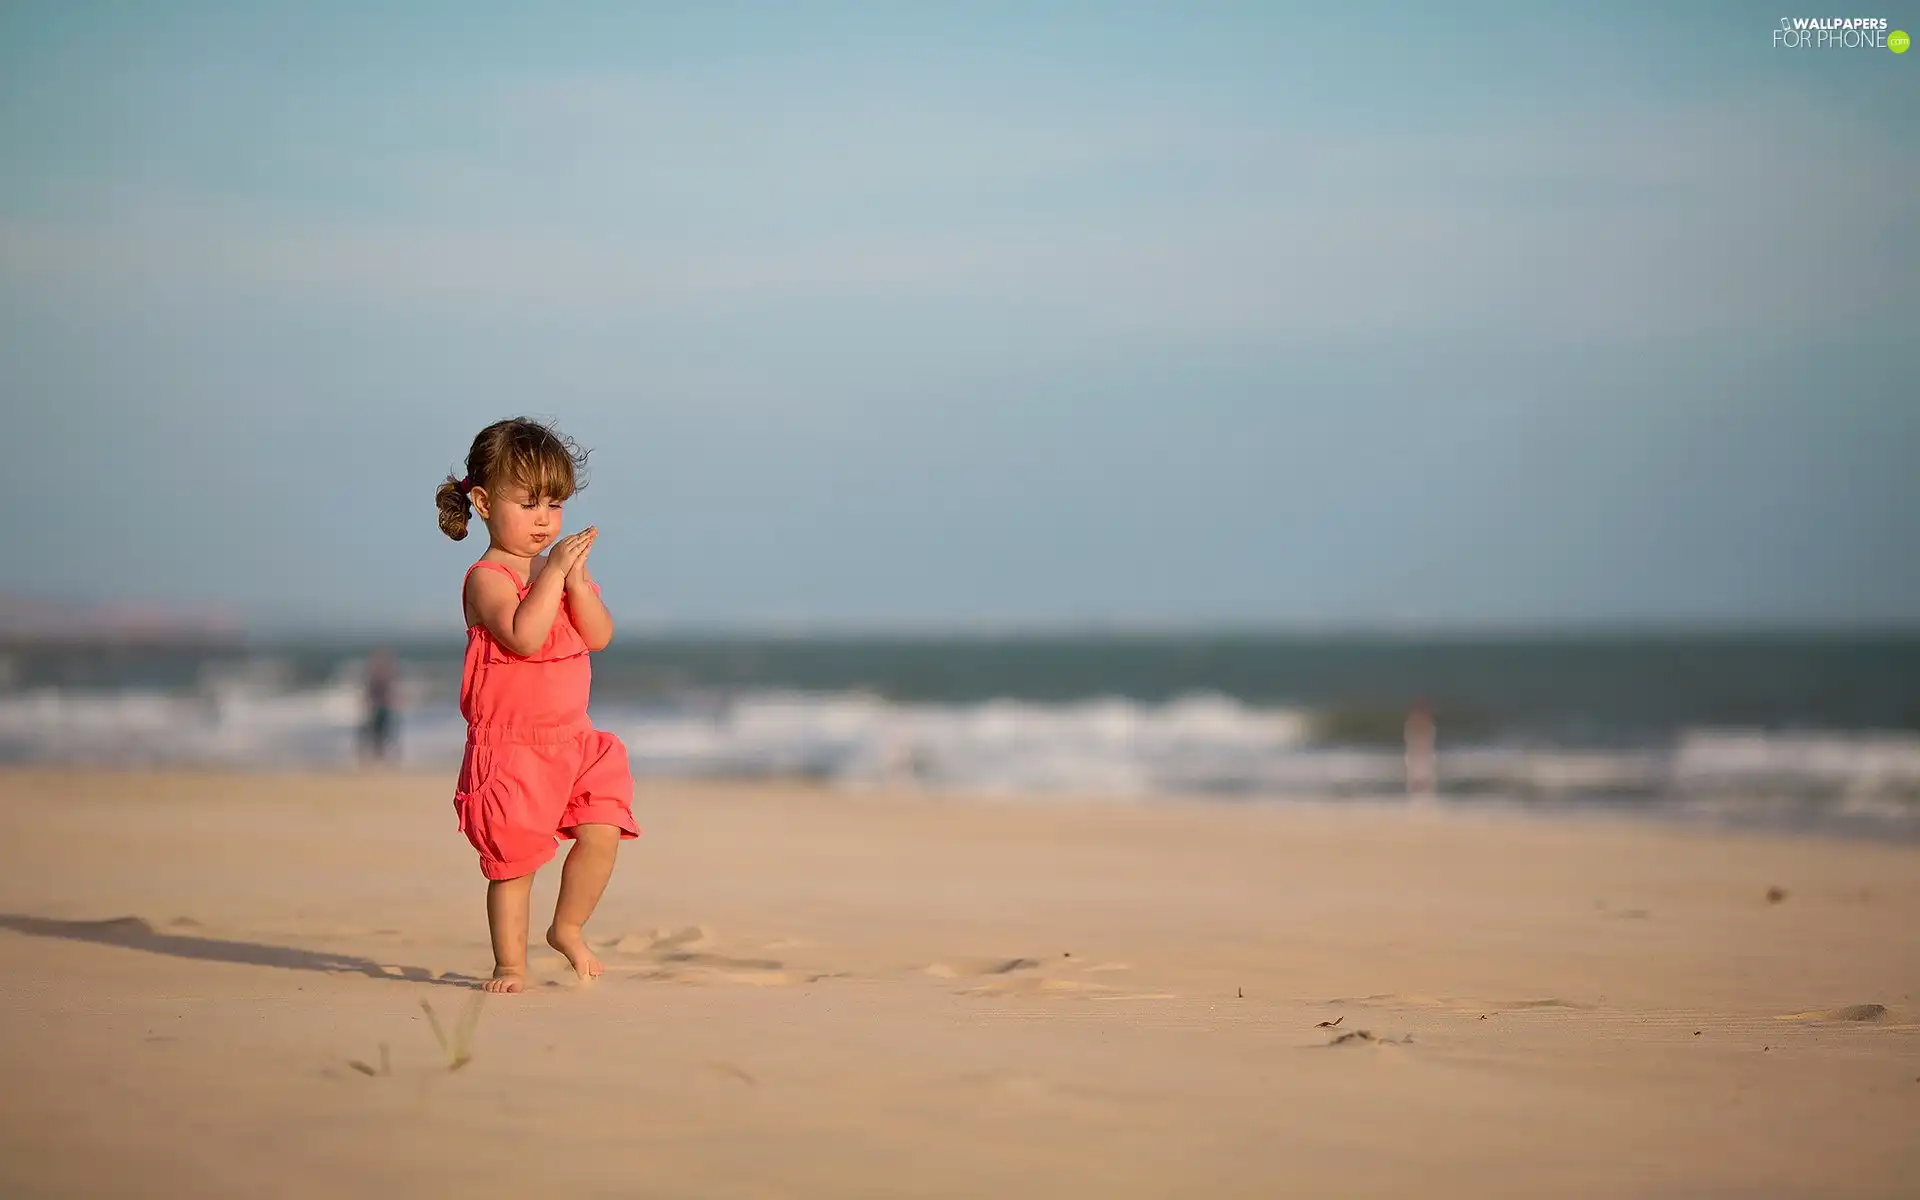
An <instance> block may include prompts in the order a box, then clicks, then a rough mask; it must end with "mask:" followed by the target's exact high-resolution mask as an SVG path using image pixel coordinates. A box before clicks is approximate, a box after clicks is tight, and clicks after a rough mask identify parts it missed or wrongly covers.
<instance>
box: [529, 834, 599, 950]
mask: <svg viewBox="0 0 1920 1200" xmlns="http://www.w3.org/2000/svg"><path fill="white" fill-rule="evenodd" d="M619 853H620V827H619V826H617V825H580V826H576V827H575V828H574V831H573V849H571V850H569V851H567V862H566V865H565V866H564V867H562V868H561V869H560V899H559V900H558V901H557V902H556V903H555V904H554V906H553V924H552V925H551V926H550V927H549V928H548V929H547V945H549V946H552V947H553V948H554V949H555V950H558V951H559V952H560V953H562V954H564V955H566V956H567V961H568V962H570V963H572V964H573V970H574V973H575V974H576V975H578V976H580V978H582V979H592V978H593V977H594V976H596V975H598V974H599V973H600V971H601V967H600V960H599V959H598V958H596V957H594V953H593V951H592V950H591V949H589V948H588V947H587V939H586V936H585V934H584V933H583V932H582V930H583V928H584V927H585V925H586V923H587V918H588V917H591V916H592V915H593V909H594V906H595V905H597V904H599V903H600V895H601V893H603V892H605V891H606V890H607V880H608V879H610V878H612V876H613V860H614V858H615V856H616V855H618V854H619ZM522 911H523V912H524V911H525V910H524V908H523V909H522ZM522 927H523V928H524V918H523V924H522Z"/></svg>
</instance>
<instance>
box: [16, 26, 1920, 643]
mask: <svg viewBox="0 0 1920 1200" xmlns="http://www.w3.org/2000/svg"><path fill="white" fill-rule="evenodd" d="M392 8H393V9H394V10H395V11H387V10H386V8H385V7H384V6H374V5H352V4H342V5H330V6H321V7H316V6H293V5H270V4H247V5H240V4H235V5H193V4H179V5H172V6H147V5H131V4H129V5H108V4H99V5H84V6H82V5H70V6H57V5H35V4H13V5H9V6H6V7H5V8H0V162H4V163H5V164H6V168H5V170H4V171H3V172H0V396H4V397H5V405H6V413H5V418H6V426H7V428H8V436H7V437H6V438H5V439H4V440H3V441H0V471H3V472H4V475H5V477H6V478H7V480H8V481H9V483H10V484H12V486H13V490H14V492H15V494H16V495H18V496H20V497H21V503H22V504H24V505H25V506H26V511H27V512H28V514H29V519H27V520H22V521H15V522H9V523H7V524H6V526H5V527H4V532H0V590H12V591H26V592H32V593H36V594H43V595H59V596H70V597H75V598H80V599H109V598H127V597H136V596H137V597H140V598H145V599H152V600H160V601H165V602H171V603H177V604H185V605H190V606H200V605H207V606H218V607H221V608H224V609H228V610H232V611H237V612H239V613H241V614H243V615H245V616H246V617H247V618H248V619H250V620H252V621H254V622H256V623H257V624H260V625H262V626H263V627H264V626H272V625H285V624H290V623H298V624H310V625H334V626H341V627H347V626H353V627H364V626H370V625H383V624H384V625H391V626H394V627H402V626H404V627H408V628H420V629H429V628H436V627H440V626H443V625H447V624H448V623H449V622H452V623H454V624H456V625H457V621H458V617H457V609H456V608H454V607H452V606H453V605H454V604H455V603H457V596H456V595H455V593H456V591H457V586H458V579H459V575H460V571H461V568H462V567H463V565H464V564H465V563H466V562H467V561H470V559H471V558H472V557H473V555H474V554H475V553H477V551H478V546H477V544H476V543H475V542H473V541H469V542H466V543H460V544H457V545H456V544H454V543H450V542H447V541H446V540H445V539H444V538H442V537H440V535H439V534H438V533H437V532H436V531H435V528H434V525H433V522H432V513H431V501H430V496H431V492H432V489H433V486H434V484H435V483H436V482H437V481H438V479H439V478H441V477H442V476H443V475H444V474H445V473H446V472H447V471H449V470H457V468H458V465H459V462H458V460H459V457H460V456H461V455H462V454H463V453H464V450H465V447H466V444H467V442H468V441H469V440H470V439H471V437H472V435H473V433H474V432H475V431H476V430H477V429H478V428H479V427H480V426H482V425H484V424H486V423H487V422H489V421H491V420H493V419H496V418H498V417H501V416H508V415H515V414H519V413H528V414H531V415H535V416H541V417H552V418H556V419H558V420H559V422H560V424H561V426H562V428H564V429H565V430H567V431H568V432H570V433H572V434H573V435H574V436H576V437H577V438H579V439H580V440H581V441H582V442H583V443H585V444H587V445H589V446H591V447H593V448H594V456H593V463H594V473H593V476H592V482H591V485H590V487H589V489H588V490H587V491H586V492H585V493H583V494H582V495H581V497H580V498H579V500H578V501H576V503H575V504H574V505H573V506H572V507H571V509H570V519H577V520H579V521H581V522H592V523H596V524H598V525H600V526H601V528H602V530H603V536H602V538H601V540H600V544H599V546H598V548H597V549H596V552H595V557H594V561H595V566H596V572H597V574H598V575H599V577H600V578H601V580H602V583H603V586H604V587H605V590H606V592H607V595H608V596H609V599H610V601H611V602H612V603H613V606H614V609H615V612H616V614H617V615H619V616H621V617H623V618H625V619H627V620H629V621H648V622H659V623H664V624H689V623H704V624H764V623H781V624H792V623H800V624H811V623H831V624H841V625H862V624H935V625H939V624H949V623H961V624H973V623H979V622H992V623H1015V624H1021V623H1049V624H1051V623H1060V622H1080V621H1122V622H1155V623H1161V622H1172V623H1181V624H1215V623H1233V624H1245V623H1261V624H1276V625H1293V624H1311V625H1325V624H1360V625H1371V624H1383V623H1384V624H1394V625H1405V624H1431V625H1481V626H1485V625H1496V626H1497V625H1528V626H1541V625H1549V626H1550V625H1590V624H1596V623H1600V624H1607V623H1618V622H1635V623H1638V622H1684V623H1702V622H1705V623H1717V622H1739V623H1751V622H1760V623H1796V624H1799V623H1814V624H1821V623H1860V622H1868V623H1880V622H1914V621H1920V556H1916V555H1915V554H1914V553H1913V547H1914V546H1915V545H1916V544H1920V537H1916V534H1920V471H1916V470H1915V469H1914V468H1913V464H1912V462H1911V461H1910V460H1911V457H1912V454H1913V451H1914V449H1915V448H1916V447H1920V402H1917V398H1916V394H1915V391H1914V387H1913V384H1912V380H1913V378H1914V366H1915V364H1914V360H1913V346H1914V338H1913V332H1914V329H1913V314H1914V313H1915V312H1920V267H1916V265H1915V263H1916V255H1915V252H1914V247H1915V246H1916V244H1920V239H1917V238H1916V233H1917V232H1920V231H1916V228H1915V226H1916V220H1915V217H1916V214H1917V213H1920V205H1916V203H1915V201H1914V199H1913V197H1915V196H1916V195H1920V158H1917V157H1916V153H1915V151H1914V149H1913V140H1912V139H1913V130H1914V128H1915V121H1914V118H1915V117H1916V116H1917V115H1920V103H1916V96H1917V95H1920V91H1916V89H1920V74H1917V73H1920V55H1911V54H1910V55H1906V56H1900V57H1896V56H1894V55H1891V54H1889V53H1887V52H1885V51H1878V52H1866V51H1815V50H1808V51H1782V50H1776V49H1773V48H1772V47H1771V45H1770V39H1769V33H1768V31H1769V30H1770V29H1771V28H1772V27H1773V26H1774V25H1775V23H1776V22H1777V21H1778V18H1779V14H1778V13H1776V12H1774V11H1773V10H1771V9H1762V8H1760V7H1759V6H1757V5H1692V6H1687V8H1686V11H1685V13H1684V14H1683V15H1677V16H1676V15H1673V14H1671V13H1666V12H1662V11H1661V10H1660V9H1659V8H1658V7H1654V6H1628V5H1582V6H1552V7H1551V8H1549V6H1537V5H1535V6H1522V5H1511V6H1499V5H1479V4H1476V5H1453V6H1446V9H1445V11H1444V12H1441V11H1440V10H1439V9H1440V6H1405V7H1400V6H1340V7H1332V6H1329V7H1325V8H1288V7H1284V6H1278V5H1264V6H1263V5H1231V6H1229V5H1195V6H1173V5H1159V6H1134V5H1120V4H1087V5H1071V6H1069V5H998V6H994V5H967V6H950V7H947V8H945V9H944V10H943V11H937V10H935V9H934V7H933V6H851V5H849V6H817V5H777V6H774V5H769V6H741V5H724V4H715V5H699V6H685V5H682V6H671V7H670V6H664V5H661V6H650V5H640V4H635V5H604V6H599V5H593V6H582V5H561V6H554V7H551V8H538V9H537V8H535V7H534V6H504V5H489V4H462V5H451V4H448V5H429V4H409V5H405V6H392ZM1886 15H1887V16H1889V17H1890V18H1891V19H1892V20H1893V23H1894V25H1895V27H1920V19H1917V18H1920V14H1914V15H1908V14H1904V13H1901V12H1898V11H1889V12H1888V13H1886Z"/></svg>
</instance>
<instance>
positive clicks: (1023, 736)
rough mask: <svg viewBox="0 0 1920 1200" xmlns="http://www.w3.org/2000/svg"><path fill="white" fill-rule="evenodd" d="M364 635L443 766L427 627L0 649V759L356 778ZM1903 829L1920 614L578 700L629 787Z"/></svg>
mask: <svg viewBox="0 0 1920 1200" xmlns="http://www.w3.org/2000/svg"><path fill="white" fill-rule="evenodd" d="M377 646H385V647H387V648H389V649H390V650H391V651H392V652H393V653H394V654H395V655H396V656H397V659H398V663H399V681H400V682H399V687H398V696H399V699H400V708H401V711H400V714H399V721H398V740H397V743H396V746H395V751H396V755H395V760H394V761H395V762H397V763H398V765H400V766H402V767H405V768H412V769H418V770H422V771H438V772H444V773H445V774H446V775H447V777H448V779H449V786H451V779H452V776H453V773H454V771H455V770H456V768H457V766H458V764H459V761H460V755H461V748H462V745H463V741H464V736H465V727H464V725H463V724H462V722H461V719H460V715H459V712H458V709H457V701H458V690H459V677H460V654H461V644H460V642H458V641H457V640H451V639H447V638H439V639H415V640H390V641H384V642H379V643H376V642H374V641H372V640H370V639H362V640H349V639H338V640H334V641H328V642H312V641H307V642H302V641H275V640H271V639H248V638H239V639H236V640H234V641H232V642H230V643H226V644H219V645H200V646H169V645H166V644H150V645H109V644H100V645H76V644H67V645H36V644H31V643H28V644H16V645H12V646H9V647H7V648H5V649H0V761H4V762H11V763H65V764H99V765H116V766H148V765H160V764H178V765H188V764H191V765H198V766H224V767H236V768H249V769H254V768H269V769H314V768H329V769H332V768H350V767H352V766H354V765H355V763H356V761H357V757H358V754H359V749H360V741H359V731H360V729H361V727H362V725H363V723H364V721H365V718H366V708H365V701H364V691H365V683H364V681H365V677H366V669H367V663H368V661H369V655H370V654H371V653H372V652H373V651H374V650H375V649H376V647H377ZM1417 706H1424V708H1425V709H1426V710H1427V711H1429V712H1430V713H1431V717H1432V722H1433V729H1434V736H1433V745H1434V748H1435V754H1434V758H1433V760H1432V761H1433V784H1432V786H1431V788H1427V787H1424V786H1420V787H1418V788H1417V790H1419V791H1421V792H1423V793H1427V792H1430V793H1431V795H1432V797H1433V802H1435V803H1439V804H1444V805H1463V806H1471V805H1478V806H1488V807H1505V808H1521V809H1526V810H1532V811H1554V812H1632V813H1639V814H1643V815H1648V816H1656V817H1662V818H1670V819H1676V820H1687V821H1710V822H1716V823H1726V824H1735V825H1757V826H1767V827H1774V828H1782V829H1794V830H1816V831H1823V832H1837V833H1847V834H1860V835H1865V836H1869V837H1875V838H1891V839H1913V838H1920V632H1914V633H1893V634H1758V633H1713V634H1660V635H1652V634H1605V635H1602V634H1592V635H1582V636H1570V635H1554V636H1548V635H1538V636H1506V637H1493V636H1466V635H1433V636H1413V635H1387V634H1368V635H1359V634H1352V635H1347V634H1341V635H1307V634H1286V635H1280V634H1268V633H1210V634H1197V633H1194V634H1175V633H1123V634H1111V633H1048V634H1027V635H1013V634H1005V635H1002V634H995V635H987V634H977V635H976V634H954V635H942V636H933V635H918V636H907V635H853V634H833V635H822V634H812V635H804V636H802V635H784V634H758V635H719V634H702V635H691V634H681V635H656V636H636V635H629V634H623V635H622V636H621V637H620V638H619V639H618V640H617V641H616V643H615V644H614V645H613V646H612V647H609V648H608V650H606V651H604V652H602V653H600V654H597V655H595V656H594V693H593V716H594V720H595V723H596V724H597V725H598V726H599V727H600V728H603V729H606V730H610V731H612V732H613V733H616V734H618V735H619V736H620V737H621V738H622V739H623V740H624V741H625V743H626V745H627V749H628V752H629V755H630V757H631V760H632V764H633V767H634V771H635V773H636V775H638V776H641V777H643V778H646V777H653V778H668V777H674V778H687V777H700V778H714V779H804V780H810V781H815V782H817V783H820V784H822V785H827V786H832V787H844V788H870V787H883V786H884V787H892V788H912V789H918V790H922V791H925V792H928V793H934V794H938V793H955V794H960V793H965V794H993V795H1001V796H1010V797H1016V798H1025V799H1032V800H1035V801H1041V800H1044V799H1045V798H1047V797H1050V796H1063V795H1072V796H1078V797H1108V798H1114V799H1126V800H1146V801H1153V802H1167V803H1182V802H1205V801H1212V802H1222V803H1287V802H1295V801H1313V802H1342V803H1385V804H1393V803H1406V802H1407V800H1408V795H1409V777H1408V765H1409V759H1408V754H1407V732H1408V717H1409V714H1410V713H1411V712H1413V711H1415V709H1416V707H1417Z"/></svg>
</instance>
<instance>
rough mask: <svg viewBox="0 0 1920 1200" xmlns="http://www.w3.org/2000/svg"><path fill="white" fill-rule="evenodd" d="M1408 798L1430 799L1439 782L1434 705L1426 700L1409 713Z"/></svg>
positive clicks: (1415, 704)
mask: <svg viewBox="0 0 1920 1200" xmlns="http://www.w3.org/2000/svg"><path fill="white" fill-rule="evenodd" d="M1406 740H1407V795H1409V796H1411V797H1412V798H1414V799H1415V800H1431V799H1433V797H1434V793H1435V791H1436V790H1437V788H1438V783H1439V780H1438V778H1437V774H1438V773H1437V772H1436V770H1435V769H1434V754H1433V749H1434V724H1433V706H1432V705H1430V704H1428V703H1427V702H1426V700H1425V699H1420V700H1415V701H1414V702H1413V707H1412V708H1410V709H1409V710H1408V711H1407V725H1406Z"/></svg>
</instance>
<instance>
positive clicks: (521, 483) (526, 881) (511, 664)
mask: <svg viewBox="0 0 1920 1200" xmlns="http://www.w3.org/2000/svg"><path fill="white" fill-rule="evenodd" d="M585 462H586V455H585V454H584V453H581V452H577V451H576V449H575V448H574V446H573V443H572V442H571V441H570V440H567V439H563V438H562V437H560V436H559V435H558V434H556V433H554V431H553V430H551V429H549V428H548V427H546V426H544V425H540V424H537V423H536V422H533V421H529V420H526V419H524V418H521V419H516V420H512V421H500V422H497V423H496V424H493V425H489V426H487V427H486V428H485V429H482V430H481V431H480V434H479V436H477V437H475V438H474V439H473V446H472V448H471V449H470V450H468V452H467V476H466V478H465V479H459V480H456V479H454V478H452V477H451V476H449V477H448V479H447V481H446V482H445V483H443V484H441V485H440V489H439V491H438V493H437V494H436V495H435V497H434V500H435V503H436V504H437V505H438V506H439V509H440V529H441V531H442V532H444V533H445V534H446V535H447V536H448V537H450V538H452V539H454V540H455V541H459V540H460V539H462V538H464V537H466V536H467V520H468V515H469V505H471V508H472V511H475V512H478V513H479V514H480V519H481V520H482V521H485V522H486V525H487V537H488V543H489V544H488V546H487V552H486V553H485V554H483V555H481V556H480V561H479V562H476V563H474V564H473V566H471V567H469V568H467V576H466V581H465V584H464V591H465V595H464V605H465V608H466V617H467V658H466V665H465V668H464V670H463V671H462V674H461V680H460V714H461V715H462V716H464V717H465V718H466V719H467V751H466V757H465V759H464V760H463V761H462V762H461V764H460V781H459V783H458V784H456V785H455V791H454V796H453V807H454V811H455V812H456V813H458V814H459V818H460V831H461V832H462V833H464V834H466V835H467V840H468V841H469V842H472V843H473V847H474V849H476V850H478V851H479V852H480V873H481V874H483V875H485V876H486V877H487V881H488V882H487V925H488V926H489V927H490V929H491V930H492V934H493V964H494V965H493V979H492V980H491V981H490V982H489V983H488V984H487V990H488V991H490V992H517V991H519V990H520V989H521V988H522V987H523V986H525V982H526V975H527V899H528V896H529V895H530V894H531V892H532V891H533V873H534V872H535V871H537V870H539V869H540V867H541V866H542V865H543V864H545V863H546V862H547V861H548V860H549V859H551V858H552V857H553V855H554V846H555V844H556V841H557V839H559V838H571V839H573V849H572V850H570V851H568V853H567V861H566V865H565V866H564V867H562V868H561V872H560V898H559V900H558V901H557V902H556V903H555V905H554V909H553V924H552V925H550V926H548V928H547V944H548V945H550V946H552V947H553V948H554V949H555V950H558V951H559V952H560V953H562V954H564V955H566V956H567V961H568V962H570V963H572V964H573V969H574V971H575V973H576V974H578V975H579V977H580V978H581V979H583V980H586V979H591V978H593V977H594V976H596V975H598V974H600V970H601V967H600V960H599V959H598V958H595V957H594V954H593V951H592V950H590V949H588V948H587V943H586V939H585V937H584V936H583V934H582V928H583V927H584V926H585V925H586V923H587V918H588V917H591V916H592V915H593V909H594V906H595V905H596V904H598V903H599V902H600V893H601V892H603V891H605V890H606V886H607V879H608V878H609V877H610V876H611V875H612V874H613V860H614V857H615V855H616V854H617V853H618V851H619V847H620V842H621V840H622V839H623V838H633V837H638V836H640V829H639V827H638V826H637V825H635V824H634V821H633V776H632V774H631V773H630V772H629V770H628V767H627V750H626V747H625V746H623V745H621V744H620V739H619V738H616V737H614V736H613V735H612V734H610V733H603V732H601V731H599V730H597V729H595V728H594V727H593V723H592V722H591V721H589V720H588V719H587V693H588V690H589V688H590V687H591V682H592V670H591V668H590V667H589V666H588V664H587V655H588V653H589V652H590V651H594V650H601V649H604V648H605V647H606V645H607V642H608V641H609V640H611V639H612V637H613V618H612V617H611V616H609V615H608V614H607V608H606V605H604V604H602V603H601V602H600V588H599V585H598V584H596V583H594V581H593V576H591V575H589V574H588V573H587V555H588V553H589V552H591V551H592V549H593V541H594V538H595V537H596V536H597V532H596V530H594V529H593V528H591V527H590V528H587V529H584V530H582V531H580V532H579V533H576V534H574V535H572V536H571V537H564V538H563V537H561V536H560V506H561V505H562V504H563V503H564V502H565V501H566V500H567V499H568V498H569V497H570V496H572V495H573V493H574V492H575V491H576V490H577V489H578V485H577V484H576V482H575V470H576V468H578V467H583V466H585ZM543 552H544V553H543Z"/></svg>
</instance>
